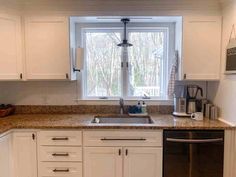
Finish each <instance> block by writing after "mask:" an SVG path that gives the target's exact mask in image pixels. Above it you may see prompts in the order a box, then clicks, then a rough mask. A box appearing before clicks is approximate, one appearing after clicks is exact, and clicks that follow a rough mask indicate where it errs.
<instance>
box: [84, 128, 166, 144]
mask: <svg viewBox="0 0 236 177" xmlns="http://www.w3.org/2000/svg"><path fill="white" fill-rule="evenodd" d="M83 136H84V137H83V138H84V146H157V147H161V146H162V130H158V131H99V130H97V131H96V130H94V131H93V130H89V131H84V133H83Z"/></svg>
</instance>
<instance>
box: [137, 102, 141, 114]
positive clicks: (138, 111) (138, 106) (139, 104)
mask: <svg viewBox="0 0 236 177" xmlns="http://www.w3.org/2000/svg"><path fill="white" fill-rule="evenodd" d="M137 113H142V106H141V103H140V101H138V104H137Z"/></svg>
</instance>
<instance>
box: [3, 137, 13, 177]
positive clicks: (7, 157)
mask: <svg viewBox="0 0 236 177" xmlns="http://www.w3.org/2000/svg"><path fill="white" fill-rule="evenodd" d="M11 163H12V161H11V135H10V134H9V135H6V136H3V137H0V177H11V172H12V170H11Z"/></svg>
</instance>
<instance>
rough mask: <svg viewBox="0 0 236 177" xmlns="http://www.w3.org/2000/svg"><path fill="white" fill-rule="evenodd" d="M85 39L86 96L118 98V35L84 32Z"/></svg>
mask: <svg viewBox="0 0 236 177" xmlns="http://www.w3.org/2000/svg"><path fill="white" fill-rule="evenodd" d="M85 38H86V40H85V43H86V47H85V50H86V66H87V67H86V71H87V88H86V89H87V96H96V97H97V96H107V97H111V96H120V95H121V67H120V63H121V49H120V48H119V47H117V44H118V43H119V42H120V38H121V37H120V33H116V32H86V33H85Z"/></svg>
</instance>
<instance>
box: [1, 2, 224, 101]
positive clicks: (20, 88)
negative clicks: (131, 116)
mask: <svg viewBox="0 0 236 177" xmlns="http://www.w3.org/2000/svg"><path fill="white" fill-rule="evenodd" d="M11 1H12V3H6V2H11ZM19 2H23V3H21V4H20V5H21V6H20V7H21V9H22V15H27V16H28V15H68V16H69V15H70V16H75V15H81V16H96V15H97V16H102V15H108V16H112V15H115V16H119V15H133V16H135V15H139V16H145V15H146V16H152V15H153V16H158V15H197V14H198V15H199V14H200V15H203V14H206V15H219V14H220V13H221V8H220V3H219V2H218V0H158V1H157V0H19V1H18V2H17V1H16V0H10V1H4V0H0V7H1V6H3V5H4V7H5V6H6V7H7V9H9V7H11V6H12V7H13V9H15V7H17V8H19ZM0 10H1V8H0ZM9 12H10V11H9ZM200 84H201V85H202V87H205V85H204V83H200ZM77 93H78V88H77V83H76V82H55V81H52V82H0V103H11V104H18V105H46V104H48V105H67V104H70V105H74V104H117V101H106V102H99V103H97V102H94V101H76V99H77ZM130 103H133V102H130ZM152 104H172V101H166V102H152Z"/></svg>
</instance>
